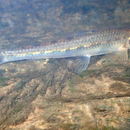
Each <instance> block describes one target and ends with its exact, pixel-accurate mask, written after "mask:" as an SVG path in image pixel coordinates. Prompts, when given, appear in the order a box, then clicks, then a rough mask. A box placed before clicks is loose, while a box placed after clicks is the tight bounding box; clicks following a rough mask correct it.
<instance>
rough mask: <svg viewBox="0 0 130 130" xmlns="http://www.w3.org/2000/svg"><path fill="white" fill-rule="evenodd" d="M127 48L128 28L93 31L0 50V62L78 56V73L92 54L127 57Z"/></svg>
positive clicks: (86, 66) (85, 67) (129, 33)
mask: <svg viewBox="0 0 130 130" xmlns="http://www.w3.org/2000/svg"><path fill="white" fill-rule="evenodd" d="M128 49H130V30H104V31H97V32H96V31H95V32H92V33H91V34H89V35H86V36H84V37H81V38H79V39H73V40H70V41H65V42H58V43H55V44H52V45H47V46H42V47H41V46H40V47H36V48H31V49H21V50H8V51H1V52H0V64H4V63H8V62H13V61H21V60H37V59H51V58H69V57H71V58H73V57H79V58H80V59H81V61H80V62H79V63H78V65H77V66H76V70H77V72H78V73H80V72H82V71H84V70H86V69H87V68H88V65H89V63H90V59H91V57H92V56H98V55H106V54H111V53H117V54H120V56H121V55H123V56H124V54H125V56H124V57H125V58H126V59H127V58H128ZM124 57H123V58H124Z"/></svg>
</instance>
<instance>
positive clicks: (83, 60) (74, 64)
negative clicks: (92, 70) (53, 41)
mask: <svg viewBox="0 0 130 130" xmlns="http://www.w3.org/2000/svg"><path fill="white" fill-rule="evenodd" d="M89 62H90V57H89V56H83V57H77V58H75V59H73V60H70V61H69V63H68V69H69V70H70V71H72V72H74V73H77V74H80V73H81V72H83V71H85V70H86V69H87V67H88V65H89Z"/></svg>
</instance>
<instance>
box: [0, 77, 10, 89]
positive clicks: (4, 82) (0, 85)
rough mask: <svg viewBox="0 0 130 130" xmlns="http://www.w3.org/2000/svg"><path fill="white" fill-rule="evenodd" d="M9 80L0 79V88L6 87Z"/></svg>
mask: <svg viewBox="0 0 130 130" xmlns="http://www.w3.org/2000/svg"><path fill="white" fill-rule="evenodd" d="M8 80H9V79H8V78H6V77H3V76H2V77H0V87H3V86H6V85H7V81H8Z"/></svg>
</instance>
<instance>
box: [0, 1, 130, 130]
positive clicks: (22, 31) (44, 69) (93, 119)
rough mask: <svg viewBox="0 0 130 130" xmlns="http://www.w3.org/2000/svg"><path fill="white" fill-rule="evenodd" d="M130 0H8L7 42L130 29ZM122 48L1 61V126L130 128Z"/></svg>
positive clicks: (0, 6)
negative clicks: (79, 68)
mask: <svg viewBox="0 0 130 130" xmlns="http://www.w3.org/2000/svg"><path fill="white" fill-rule="evenodd" d="M129 12H130V1H129V0H123V1H121V0H113V1H111V0H105V1H104V0H44V1H41V0H22V1H17V0H13V1H11V0H6V1H5V0H1V1H0V49H1V51H3V50H12V49H13V50H17V49H21V48H24V49H25V48H31V47H34V48H35V46H44V45H50V44H54V43H55V42H58V41H69V40H72V39H78V38H80V37H82V36H83V37H84V36H86V35H88V34H91V33H92V32H95V31H96V32H97V31H100V30H105V29H121V30H122V29H123V30H129V28H130V15H129ZM117 56H119V55H117V54H109V55H102V56H96V57H92V59H91V62H90V63H91V64H90V65H89V67H88V70H85V71H84V72H82V73H80V74H77V73H74V72H73V71H72V69H71V68H70V64H71V63H75V62H74V61H76V60H77V59H64V58H63V59H51V60H42V59H41V60H34V61H21V62H11V63H7V64H3V65H0V129H1V130H3V129H6V130H8V129H11V130H18V129H21V130H25V129H27V130H31V129H43V130H45V129H46V130H50V129H52V130H59V129H61V130H62V129H63V130H72V129H73V130H86V129H104V130H105V129H129V127H130V124H129V122H130V60H127V61H126V60H125V59H124V58H123V56H121V57H122V58H121V59H120V61H121V62H117V59H118V58H117Z"/></svg>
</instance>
